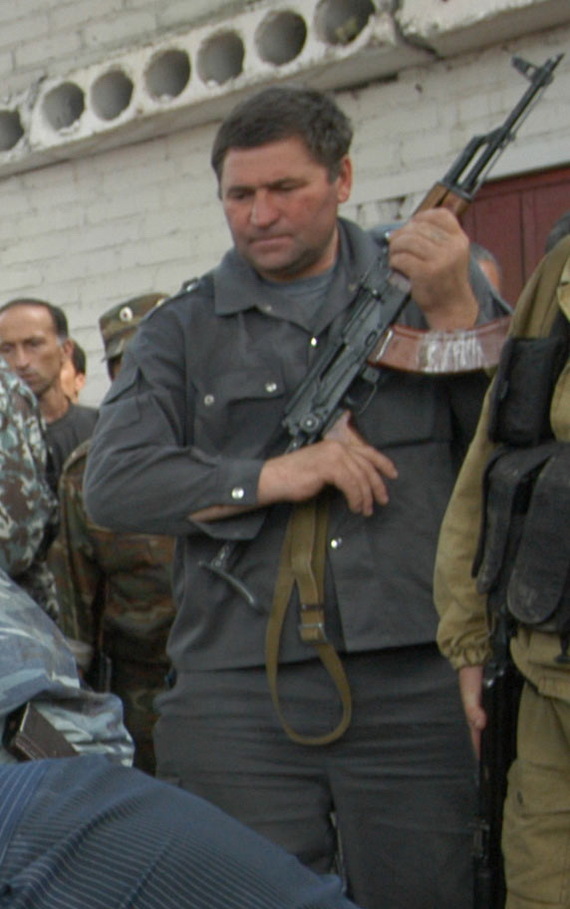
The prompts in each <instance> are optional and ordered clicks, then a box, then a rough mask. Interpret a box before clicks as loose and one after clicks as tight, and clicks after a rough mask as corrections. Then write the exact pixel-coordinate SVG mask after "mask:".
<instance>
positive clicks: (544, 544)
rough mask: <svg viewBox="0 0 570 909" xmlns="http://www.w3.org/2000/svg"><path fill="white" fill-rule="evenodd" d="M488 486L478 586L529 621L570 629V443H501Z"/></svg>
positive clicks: (563, 632) (476, 567) (559, 630)
mask: <svg viewBox="0 0 570 909" xmlns="http://www.w3.org/2000/svg"><path fill="white" fill-rule="evenodd" d="M484 485H485V501H486V507H485V512H484V519H483V533H482V536H481V542H480V547H479V553H478V557H477V559H476V561H475V565H474V573H475V574H477V587H478V590H479V591H480V592H481V593H486V594H488V595H489V602H490V605H491V606H492V605H493V603H494V602H501V601H502V602H505V603H506V605H507V609H508V611H509V613H510V614H511V615H512V616H513V617H514V618H515V619H516V620H517V621H519V622H521V623H522V624H524V625H528V626H530V627H533V628H536V629H539V630H541V631H550V632H555V633H557V634H560V635H562V636H566V635H568V634H570V535H569V534H568V527H569V526H570V443H567V442H555V441H551V442H546V443H544V444H542V445H538V446H536V447H535V448H530V449H524V448H500V449H498V450H497V451H496V452H495V454H494V455H493V457H492V459H491V461H490V462H489V464H488V466H487V470H486V473H485V480H484Z"/></svg>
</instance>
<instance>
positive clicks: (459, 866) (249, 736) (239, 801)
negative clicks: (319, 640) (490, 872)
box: [155, 645, 475, 909]
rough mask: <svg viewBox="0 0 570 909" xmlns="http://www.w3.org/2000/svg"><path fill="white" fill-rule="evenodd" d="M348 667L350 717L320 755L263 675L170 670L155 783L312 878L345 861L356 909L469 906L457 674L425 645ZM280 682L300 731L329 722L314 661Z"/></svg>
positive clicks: (468, 820)
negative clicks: (279, 850) (279, 709)
mask: <svg viewBox="0 0 570 909" xmlns="http://www.w3.org/2000/svg"><path fill="white" fill-rule="evenodd" d="M344 662H345V666H346V669H347V673H348V676H349V679H350V684H351V688H352V692H353V699H354V718H353V722H352V724H351V727H350V729H349V731H348V732H347V733H346V734H345V736H344V737H343V738H342V739H341V740H340V741H338V742H336V743H334V744H332V745H328V746H324V747H322V746H321V747H309V746H303V745H298V744H295V743H293V742H291V741H290V740H289V739H288V738H287V736H286V735H285V733H284V732H283V731H282V729H281V727H280V725H279V721H278V719H277V717H276V715H275V713H274V710H273V707H272V704H271V700H270V696H269V692H268V688H267V682H266V678H265V672H264V669H263V668H252V669H242V670H232V671H217V672H196V673H188V674H187V673H185V674H183V675H180V676H179V677H178V680H177V683H176V686H175V688H174V690H173V691H171V692H169V693H167V694H166V695H163V696H161V698H160V699H159V707H160V712H161V718H160V720H159V722H158V725H157V727H156V731H155V747H156V752H157V761H158V773H159V775H160V776H161V777H162V778H163V779H166V780H169V781H170V782H173V783H175V784H176V785H178V786H182V787H183V788H185V789H188V790H190V791H192V792H195V793H197V794H199V795H201V796H203V797H205V798H207V799H208V800H210V801H212V802H214V803H215V804H217V805H219V806H220V807H222V808H223V809H224V810H225V811H227V812H228V813H229V814H231V815H233V816H234V817H237V818H239V819H240V820H241V821H242V822H244V823H246V824H247V825H249V826H250V827H252V828H253V829H254V830H257V831H258V832H261V833H263V834H264V835H266V836H267V837H269V838H270V839H272V840H273V841H274V842H277V843H279V844H280V845H281V846H283V847H284V848H285V849H287V850H288V851H289V852H292V853H293V854H295V855H297V856H298V857H299V858H300V859H301V861H303V862H304V863H305V864H307V865H309V866H310V867H312V868H313V869H314V870H316V871H319V872H326V871H330V870H331V869H335V868H338V860H339V852H342V867H343V868H344V872H345V874H346V878H347V882H348V889H349V893H350V896H351V897H352V898H353V899H354V900H355V901H356V902H357V903H358V904H359V905H361V906H363V907H365V909H411V907H413V909H436V907H437V909H468V907H469V906H470V905H471V900H472V867H471V866H472V859H471V845H472V822H473V818H474V807H475V801H474V800H475V764H474V758H473V754H472V751H471V746H470V744H469V737H468V733H467V727H466V724H465V720H464V717H463V711H462V709H461V705H460V701H459V695H458V686H457V677H456V675H455V673H454V672H453V671H452V670H451V669H450V668H449V665H448V664H447V662H446V661H445V660H444V659H443V658H442V657H441V656H440V655H439V654H438V652H437V650H436V648H435V645H433V646H432V645H426V646H420V647H410V648H400V649H395V650H387V651H381V652H376V653H369V654H358V655H351V656H348V657H346V658H345V660H344ZM279 684H280V691H281V694H282V701H283V704H284V707H285V708H286V713H287V719H288V720H289V722H291V723H292V725H293V726H294V727H295V728H296V729H298V730H299V731H302V732H306V733H313V734H314V733H322V732H324V731H327V730H328V729H331V728H332V727H333V726H334V725H335V723H336V722H337V720H338V703H337V699H336V696H335V694H334V692H333V689H332V687H331V684H330V682H329V680H328V678H327V676H326V675H325V673H324V671H323V669H322V668H321V666H320V664H318V663H317V662H310V663H302V664H297V665H292V666H285V667H283V668H282V670H281V672H280V682H279ZM339 843H340V849H339Z"/></svg>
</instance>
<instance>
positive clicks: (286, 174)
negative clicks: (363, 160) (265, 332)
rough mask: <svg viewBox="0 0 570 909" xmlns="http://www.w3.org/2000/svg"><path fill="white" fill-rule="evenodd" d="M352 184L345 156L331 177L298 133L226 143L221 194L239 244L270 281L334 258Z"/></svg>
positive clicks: (306, 272) (309, 271)
mask: <svg viewBox="0 0 570 909" xmlns="http://www.w3.org/2000/svg"><path fill="white" fill-rule="evenodd" d="M351 183H352V168H351V164H350V160H349V158H343V160H342V162H341V166H340V171H339V175H338V177H336V179H334V180H332V181H331V180H330V179H329V174H328V171H327V169H326V168H325V167H323V165H321V164H318V163H317V162H316V161H315V160H314V159H313V158H312V157H311V155H310V154H309V151H308V150H307V148H306V146H305V143H304V142H303V141H302V140H301V139H300V138H298V137H296V136H294V137H291V138H289V139H283V140H281V141H279V142H270V143H268V144H267V145H260V146H259V147H257V148H232V149H230V150H229V151H228V153H227V155H226V157H225V160H224V164H223V169H222V175H221V180H220V197H221V200H222V204H223V207H224V213H225V216H226V219H227V222H228V225H229V228H230V231H231V233H232V237H233V240H234V244H235V246H236V249H237V250H238V252H239V253H240V254H241V255H242V256H243V257H244V259H246V260H247V261H248V262H249V263H250V264H251V265H252V266H253V267H254V268H255V269H256V271H257V272H258V273H259V274H260V275H262V277H264V278H268V279H270V280H272V281H292V280H295V279H296V278H304V277H310V276H311V275H317V274H320V273H321V272H323V271H325V270H326V269H327V268H329V266H331V265H332V264H333V262H334V260H335V257H336V252H337V242H338V235H337V211H338V206H339V203H341V202H345V201H346V200H347V199H348V197H349V195H350V188H351Z"/></svg>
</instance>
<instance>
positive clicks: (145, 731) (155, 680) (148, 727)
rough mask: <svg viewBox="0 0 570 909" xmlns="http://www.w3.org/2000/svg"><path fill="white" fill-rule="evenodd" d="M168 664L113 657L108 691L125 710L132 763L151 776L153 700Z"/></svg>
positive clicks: (161, 688) (153, 764)
mask: <svg viewBox="0 0 570 909" xmlns="http://www.w3.org/2000/svg"><path fill="white" fill-rule="evenodd" d="M168 668H169V667H168V664H167V663H139V662H135V661H131V660H113V663H112V675H111V690H112V691H113V692H114V694H116V695H118V696H119V697H120V698H121V700H122V702H123V707H124V712H125V716H124V719H125V726H126V727H127V729H128V730H129V732H130V734H131V735H132V737H133V739H134V743H135V757H134V761H133V763H134V766H135V767H138V769H139V770H144V771H145V772H146V773H150V774H153V775H154V772H155V769H156V761H155V757H154V745H153V740H152V734H153V729H154V725H155V723H156V720H157V718H158V714H157V713H156V711H155V708H154V699H155V697H156V696H157V695H158V694H161V693H162V692H163V691H164V689H165V687H166V683H165V678H166V674H167V672H168Z"/></svg>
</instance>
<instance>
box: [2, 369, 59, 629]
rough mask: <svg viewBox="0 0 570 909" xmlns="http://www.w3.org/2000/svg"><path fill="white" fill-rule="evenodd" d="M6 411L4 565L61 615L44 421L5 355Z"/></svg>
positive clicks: (53, 503)
mask: <svg viewBox="0 0 570 909" xmlns="http://www.w3.org/2000/svg"><path fill="white" fill-rule="evenodd" d="M0 413H1V414H2V421H1V423H0V478H1V487H0V489H1V493H2V494H1V496H0V568H1V569H3V570H4V571H5V572H6V573H7V574H8V575H10V577H12V578H14V580H15V581H16V582H17V583H18V584H19V585H20V587H23V588H24V590H26V591H27V592H28V593H29V594H30V596H31V597H32V598H33V599H34V600H35V601H36V602H38V603H39V604H40V605H41V606H42V607H43V608H44V609H45V610H46V612H48V613H49V614H50V615H51V616H52V617H55V616H56V615H57V609H58V607H57V600H56V596H55V589H54V584H53V578H52V576H51V574H50V572H49V571H48V569H47V567H46V563H45V555H46V551H47V547H48V546H49V543H50V542H51V540H52V539H53V537H54V535H55V532H56V530H57V502H56V500H55V498H54V496H53V495H52V493H51V491H50V489H49V487H48V486H47V484H46V483H44V482H43V478H44V477H45V471H46V459H47V455H46V445H45V439H44V435H43V423H42V419H41V417H40V413H39V409H38V405H37V402H36V399H35V397H34V394H33V393H32V392H31V391H30V389H29V388H28V386H27V385H25V384H24V383H23V382H21V381H20V379H18V377H17V376H15V375H14V374H13V373H12V372H10V370H9V369H8V367H7V366H6V365H5V363H4V361H3V360H1V359H0ZM40 478H42V481H41V482H40Z"/></svg>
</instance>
